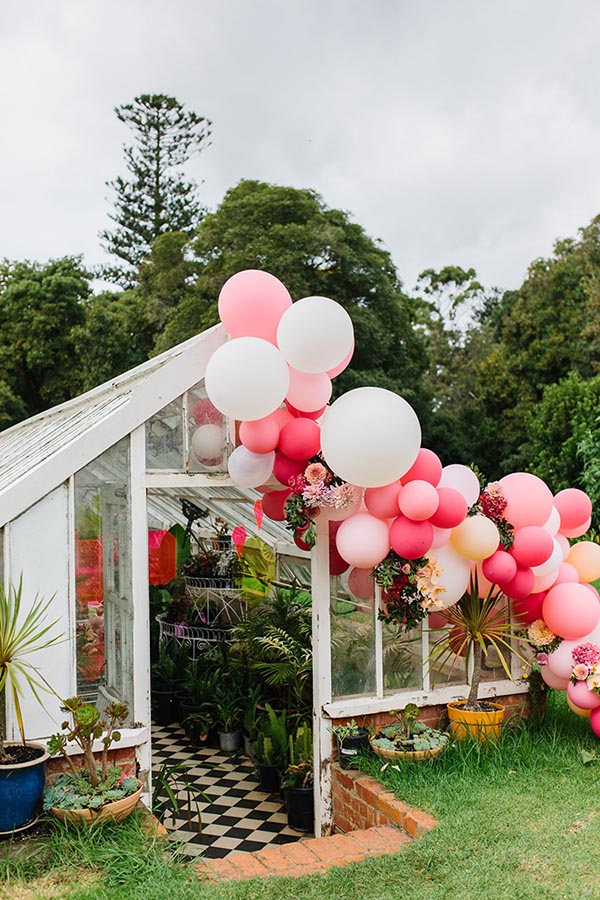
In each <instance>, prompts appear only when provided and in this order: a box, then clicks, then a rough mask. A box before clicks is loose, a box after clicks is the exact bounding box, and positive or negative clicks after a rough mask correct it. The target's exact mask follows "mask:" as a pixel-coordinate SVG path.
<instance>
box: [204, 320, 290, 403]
mask: <svg viewBox="0 0 600 900" xmlns="http://www.w3.org/2000/svg"><path fill="white" fill-rule="evenodd" d="M204 384H205V387H206V393H207V394H208V397H209V399H210V401H211V403H212V404H213V405H214V406H216V408H217V409H218V410H219V411H220V412H222V413H223V414H224V415H226V416H230V417H231V418H232V419H242V420H243V419H262V418H264V416H268V415H270V413H272V412H273V411H274V410H276V409H277V407H279V406H281V404H282V403H283V400H284V398H285V395H286V394H287V392H288V388H289V384H290V373H289V369H288V367H287V365H286V362H285V360H284V358H283V356H282V355H281V353H280V352H279V350H278V349H277V347H274V346H273V344H271V343H269V341H264V340H262V338H255V337H241V338H235V339H234V340H232V341H228V342H227V343H226V344H222V345H221V346H220V347H219V348H218V349H217V350H215V352H214V353H213V355H212V356H211V358H210V359H209V361H208V365H207V366H206V374H205V376H204Z"/></svg>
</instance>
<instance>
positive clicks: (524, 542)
mask: <svg viewBox="0 0 600 900" xmlns="http://www.w3.org/2000/svg"><path fill="white" fill-rule="evenodd" d="M553 550H554V541H553V539H552V535H551V534H550V533H549V532H547V531H546V530H545V529H544V528H541V527H540V526H539V525H525V526H523V528H518V529H517V530H516V531H515V536H514V541H513V543H512V546H511V548H510V553H511V556H514V558H515V559H516V561H517V562H518V564H519V565H520V566H541V565H542V563H545V562H546V560H547V559H549V558H550V557H551V556H552V552H553Z"/></svg>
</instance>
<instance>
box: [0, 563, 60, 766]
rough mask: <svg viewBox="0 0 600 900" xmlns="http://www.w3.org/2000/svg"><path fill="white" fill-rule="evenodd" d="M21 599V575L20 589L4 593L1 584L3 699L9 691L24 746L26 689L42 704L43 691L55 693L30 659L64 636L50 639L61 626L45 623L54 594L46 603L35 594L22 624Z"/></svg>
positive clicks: (0, 755)
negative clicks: (23, 708) (23, 710)
mask: <svg viewBox="0 0 600 900" xmlns="http://www.w3.org/2000/svg"><path fill="white" fill-rule="evenodd" d="M22 599H23V577H22V576H21V578H20V579H19V584H18V586H17V587H15V586H14V585H13V584H10V585H9V586H8V591H5V590H4V587H3V585H2V584H0V696H3V695H4V693H5V691H6V690H7V689H8V690H10V694H11V697H12V702H13V706H14V710H15V715H16V718H17V725H18V727H19V732H20V734H21V740H22V741H23V743H25V729H24V725H23V713H22V710H21V697H22V696H23V693H24V691H23V689H24V687H25V686H27V687H28V688H29V689H30V690H31V692H32V693H33V695H34V697H35V698H36V699H37V701H38V702H39V703H41V702H42V701H41V698H40V695H39V691H40V690H43V691H49V692H51V693H53V691H52V688H51V687H50V685H49V684H48V682H47V681H46V679H45V678H44V677H43V676H42V675H40V673H39V671H38V669H37V668H36V667H35V666H34V665H33V664H32V663H30V662H29V661H28V660H27V657H28V656H29V654H31V653H36V652H37V651H39V650H45V649H46V648H48V647H52V646H53V645H54V644H57V643H59V642H60V641H62V640H63V636H62V635H59V634H57V635H52V636H49V632H50V631H51V630H52V629H53V628H54V627H55V625H56V624H57V623H58V619H56V620H55V621H53V622H50V623H47V621H46V620H47V612H48V608H49V607H50V605H51V603H52V601H53V600H54V595H52V597H50V599H49V600H44V599H43V598H41V597H38V596H37V595H36V597H35V599H34V601H33V604H32V606H31V608H30V609H29V611H28V612H27V613H26V615H25V616H24V617H23V618H22V620H21V621H19V618H20V613H21V604H22ZM6 758H7V755H6V754H5V751H4V735H3V734H2V729H1V728H0V760H2V759H6Z"/></svg>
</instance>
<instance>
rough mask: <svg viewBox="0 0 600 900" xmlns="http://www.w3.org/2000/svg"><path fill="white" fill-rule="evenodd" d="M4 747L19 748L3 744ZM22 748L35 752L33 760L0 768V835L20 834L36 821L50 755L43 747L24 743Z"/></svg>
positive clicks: (8, 742) (7, 742)
mask: <svg viewBox="0 0 600 900" xmlns="http://www.w3.org/2000/svg"><path fill="white" fill-rule="evenodd" d="M4 746H5V748H6V749H7V750H10V748H11V747H22V746H23V745H22V744H20V743H17V742H15V741H12V742H11V741H5V743H4ZM26 746H27V747H29V748H32V749H34V750H37V751H39V752H38V755H37V757H36V758H35V759H32V760H29V761H27V762H22V763H4V764H3V765H0V835H7V834H13V833H14V832H16V831H23V830H24V829H26V828H30V827H31V826H32V825H34V824H35V822H36V821H37V817H38V813H39V810H40V806H41V801H42V794H43V793H44V783H45V780H46V762H47V761H48V759H49V758H50V755H49V754H48V752H47V751H46V748H45V747H44V745H43V744H37V743H35V742H33V741H28V742H27V745H26Z"/></svg>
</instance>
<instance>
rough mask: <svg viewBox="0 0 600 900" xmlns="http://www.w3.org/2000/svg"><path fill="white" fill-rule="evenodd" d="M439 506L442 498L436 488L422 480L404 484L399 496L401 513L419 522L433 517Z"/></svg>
mask: <svg viewBox="0 0 600 900" xmlns="http://www.w3.org/2000/svg"><path fill="white" fill-rule="evenodd" d="M439 505H440V498H439V495H438V492H437V491H436V489H435V488H434V486H433V485H432V484H430V483H429V482H428V481H422V480H420V479H416V480H415V481H409V482H408V484H404V485H403V487H402V490H401V492H400V494H399V495H398V506H399V508H400V512H401V513H403V514H404V515H405V516H408V518H409V519H414V520H415V521H417V522H422V521H423V520H424V519H428V518H429V517H430V516H432V515H433V514H434V513H435V511H436V510H437V508H438V506H439Z"/></svg>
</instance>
